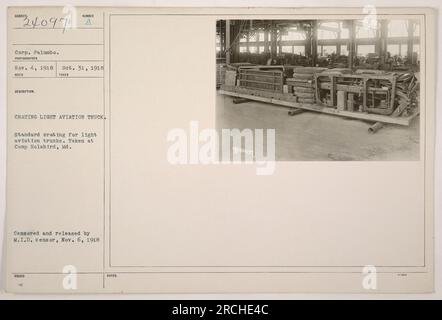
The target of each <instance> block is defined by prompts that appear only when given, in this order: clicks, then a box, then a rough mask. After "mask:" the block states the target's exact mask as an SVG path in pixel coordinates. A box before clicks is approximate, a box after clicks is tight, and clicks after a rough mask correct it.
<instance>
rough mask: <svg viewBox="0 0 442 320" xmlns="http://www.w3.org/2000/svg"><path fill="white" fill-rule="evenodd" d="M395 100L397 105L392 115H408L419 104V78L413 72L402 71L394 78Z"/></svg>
mask: <svg viewBox="0 0 442 320" xmlns="http://www.w3.org/2000/svg"><path fill="white" fill-rule="evenodd" d="M395 101H396V103H397V107H396V109H395V110H394V112H393V114H392V116H394V117H399V116H408V115H410V114H411V113H413V110H414V109H416V108H418V105H419V80H418V78H417V77H416V76H415V75H414V74H413V73H404V74H402V75H400V76H398V77H397V79H396V95H395Z"/></svg>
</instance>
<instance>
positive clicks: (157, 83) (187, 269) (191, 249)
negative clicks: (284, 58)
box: [5, 7, 437, 293]
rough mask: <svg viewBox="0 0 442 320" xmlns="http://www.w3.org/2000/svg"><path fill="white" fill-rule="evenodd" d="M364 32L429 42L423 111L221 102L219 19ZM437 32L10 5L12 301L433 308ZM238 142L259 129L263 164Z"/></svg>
mask: <svg viewBox="0 0 442 320" xmlns="http://www.w3.org/2000/svg"><path fill="white" fill-rule="evenodd" d="M367 17H368V18H370V19H375V20H376V21H378V20H379V21H384V20H385V21H392V20H406V21H413V23H414V25H415V26H416V25H418V26H419V33H418V36H416V39H415V40H416V41H418V47H419V73H418V74H419V85H420V87H419V88H420V91H419V96H418V99H419V109H418V111H419V112H418V113H416V114H413V113H410V115H409V116H408V117H396V118H394V117H389V116H379V115H376V116H373V114H372V113H369V112H365V111H364V110H361V112H359V111H358V110H356V111H349V109H347V110H341V111H340V112H336V110H337V109H335V108H333V111H330V109H327V107H324V106H322V107H321V110H323V109H324V110H325V111H324V112H325V113H324V112H320V110H317V108H318V107H313V105H304V106H303V108H304V109H303V110H304V113H302V114H300V115H294V116H293V118H291V117H290V116H288V115H287V111H288V110H291V109H287V107H290V108H292V109H293V107H294V106H296V105H294V104H293V103H292V102H291V100H290V101H289V102H287V100H284V99H285V98H284V99H279V97H280V96H275V95H273V96H272V97H269V96H268V95H267V96H266V95H265V94H261V93H260V95H258V96H259V99H261V100H260V102H256V101H255V104H253V106H251V105H252V103H250V102H249V103H248V102H245V103H244V104H242V103H238V104H234V103H233V100H234V99H244V98H247V101H254V100H253V99H257V97H258V96H257V95H252V96H251V95H250V92H252V91H247V89H243V85H242V84H241V83H240V82H238V83H237V82H236V81H233V83H228V80H225V81H224V82H222V83H221V86H218V88H217V70H218V69H217V59H216V57H217V55H218V51H220V50H226V51H227V52H228V53H227V54H228V55H229V59H230V56H231V55H232V56H233V55H234V53H233V48H227V49H229V50H227V49H226V48H225V45H224V49H222V48H223V44H222V42H220V40H219V39H218V37H217V23H220V24H221V21H223V22H222V23H224V25H226V21H229V26H232V30H233V28H234V26H235V27H236V26H238V27H241V26H243V28H244V26H245V25H246V24H247V23H249V24H250V22H247V21H250V20H253V21H266V20H272V21H279V24H280V25H283V22H284V21H292V22H293V21H297V22H298V24H300V25H302V24H303V23H306V22H307V21H312V20H315V21H317V22H324V21H364V19H367ZM234 21H243V22H237V23H235V22H234ZM244 21H245V22H244ZM435 21H436V20H435V14H434V12H433V11H432V10H429V9H425V8H414V9H400V8H396V9H387V8H376V10H375V13H374V12H372V11H369V12H367V10H365V9H363V8H352V9H345V8H339V9H337V8H334V9H332V8H321V9H320V8H317V9H310V8H302V9H300V8H298V9H288V8H284V9H269V8H267V9H259V8H255V9H202V8H199V9H192V8H186V9H183V8H168V9H152V8H104V7H103V8H99V7H64V8H61V7H12V8H9V10H8V119H7V121H8V137H7V139H8V154H7V224H6V227H7V229H6V235H5V237H6V239H5V240H6V243H7V254H6V274H5V279H6V285H7V290H8V291H10V292H16V293H30V292H32V293H48V292H66V293H77V292H81V293H90V292H170V293H175V292H177V293H181V292H188V293H200V292H247V293H252V292H367V293H372V292H373V293H378V292H398V293H411V292H432V290H433V196H434V195H433V170H434V160H433V157H434V134H435V132H434V119H435V117H434V115H435V102H434V101H435V100H434V99H435V92H434V83H435V69H434V66H435V64H436V56H437V55H436V48H435V33H436V27H435V26H436V24H435ZM356 29H357V28H356ZM358 30H359V29H358ZM362 32H363V30H362V31H361V34H362ZM254 36H257V37H258V39H257V40H256V42H257V43H258V44H256V45H254V46H255V47H256V50H257V52H256V54H259V52H258V51H259V50H260V45H259V43H260V40H259V37H260V36H259V35H248V37H254ZM289 36H290V34H289V33H287V34H282V33H281V35H280V37H289ZM281 39H282V38H281ZM284 39H285V38H284ZM230 40H232V41H233V40H235V39H230ZM238 41H239V42H238V43H239V45H240V46H241V43H242V42H241V41H242V40H238ZM281 41H286V40H281ZM287 41H291V40H287ZM293 41H298V40H293ZM300 41H305V40H300ZM345 41H346V40H343V42H342V43H345ZM364 41H365V40H364ZM364 41H362V40H361V42H360V43H359V44H360V45H362V46H363V45H371V44H368V42H367V43H365V42H364ZM398 41H399V40H398ZM249 42H253V41H250V38H249ZM338 42H339V41H338ZM339 43H341V42H339ZM269 45H270V44H269ZM327 45H328V43H326V42H323V43H322V44H321V41H320V44H319V46H320V49H319V50H322V52H323V53H324V50H327ZM387 45H388V43H387ZM390 45H395V43H392V44H391V43H390ZM248 46H249V47H250V46H251V45H248ZM291 46H292V47H290V50H292V52H291V53H295V50H297V49H296V48H295V47H296V45H293V44H292V45H291ZM398 46H399V47H397V48H398V49H397V50H401V49H400V45H398ZM255 47H254V48H255ZM287 47H289V46H288V45H287ZM301 47H302V46H301ZM344 47H345V46H344ZM344 47H343V48H342V50H344V49H345V48H344ZM364 48H365V47H361V48H360V50H363V49H364ZM390 48H392V49H391V50H396V49H395V48H396V47H394V48H393V47H390ZM404 48H405V47H404ZM315 49H316V50H318V48H315ZM230 50H232V52H230ZM240 50H242V49H238V54H239V53H240ZM245 50H249V51H248V52H249V54H253V53H254V50H255V49H250V48H248V49H247V48H246V49H245ZM263 50H264V49H263ZM278 50H281V51H280V52H279V53H280V54H281V55H282V54H283V53H284V52H283V50H289V49H286V48H283V45H281V48H280V49H278ZM299 50H303V49H302V48H301V49H299ZM404 50H405V49H404ZM416 50H417V49H416ZM361 52H362V51H361ZM286 53H287V52H286ZM304 53H305V52H304ZM225 62H226V61H223V63H225ZM238 72H239V71H238ZM227 77H228V76H226V79H227ZM244 79H245V78H244ZM247 79H249V80H250V79H251V78H247ZM395 79H396V78H395ZM234 80H235V79H234ZM238 81H239V80H238ZM243 81H244V80H243ZM318 81H319V80H318ZM370 81H376V80H370ZM238 84H239V85H238ZM410 89H411V88H410ZM284 90H285V89H284ZM287 90H288V89H287ZM381 90H384V92H389V93H391V91H389V90H388V89H385V88H381ZM282 91H283V88H282V87H281V95H283V94H284V93H283V92H282ZM259 92H261V91H259ZM232 95H233V96H232ZM293 96H294V95H291V97H290V99H294V98H293ZM373 96H374V95H373ZM323 98H324V99H325V100H324V101H325V103H327V101H328V99H331V98H330V97H328V96H324V97H323ZM269 99H270V100H269ZM272 99H273V100H272ZM320 99H322V98H319V100H320ZM336 99H338V100H339V99H340V98H339V97H336ZM355 99H356V98H355ZM361 99H362V96H361ZM367 99H369V98H367ZM373 99H374V98H373ZM393 99H394V98H393ZM281 101H283V102H281ZM346 101H349V99H346ZM355 101H356V100H355ZM357 101H359V100H357ZM360 101H362V100H360ZM319 102H320V103H322V102H321V101H319ZM381 102H382V101H381ZM296 103H299V101H298V102H296ZM247 105H249V106H247ZM316 105H318V104H315V106H316ZM298 106H301V105H298ZM301 107H302V106H301ZM315 108H316V109H315ZM347 108H348V105H347ZM301 109H302V108H301ZM416 110H417V109H415V111H416ZM338 111H339V110H338ZM336 113H340V114H336ZM346 113H347V114H346ZM340 115H341V116H340ZM296 117H304V118H298V119H301V120H302V119H304V121H305V122H304V124H303V125H302V126H300V125H297V124H296V123H297V121H301V120H297V118H296ZM355 117H356V118H355ZM349 118H350V120H349ZM385 121H386V122H389V121H392V122H396V123H384V122H385ZM375 122H382V123H384V128H382V129H380V131H379V132H377V133H375V134H370V133H369V132H368V131H367V130H368V128H369V127H370V126H371V125H373V123H375ZM258 125H259V126H258ZM235 128H237V129H240V130H243V129H247V128H250V129H252V130H253V135H252V138H251V139H252V140H253V141H252V140H250V141H252V142H253V143H252V144H251V146H252V147H251V148H248V147H247V145H246V146H244V145H241V144H240V146H241V148H240V149H238V150H237V149H235V145H233V147H232V148H230V149H229V148H224V149H223V146H224V144H225V142H226V141H225V140H222V136H223V135H222V133H221V132H222V129H235ZM281 128H283V129H281ZM284 128H286V129H284ZM257 129H262V130H263V137H262V139H261V140H259V136H258V135H256V133H257V132H261V131H257ZM269 129H270V130H275V131H274V134H275V135H274V136H273V138H274V140H272V134H273V133H272V132H273V131H269ZM285 130H286V131H285ZM229 139H230V138H229ZM242 139H243V140H246V141H247V138H246V137H245V136H243V137H242ZM407 139H408V140H407ZM243 140H241V138H240V140H239V141H240V142H241V141H243ZM229 141H230V140H229ZM257 141H260V142H261V143H264V145H265V147H264V149H267V157H264V158H263V159H258V158H257V155H256V152H257V148H258V147H261V144H259V143H258V142H257ZM272 141H273V147H274V149H272ZM286 141H289V142H288V143H289V144H288V145H286ZM231 142H232V143H234V142H233V140H232V141H231ZM244 143H246V142H244ZM292 143H293V144H292ZM354 146H357V147H354ZM249 147H250V146H249ZM225 149H226V150H229V151H230V154H229V157H228V158H227V157H226V158H222V156H224V155H225V154H224V153H223V152H222V151H223V150H224V151H225ZM184 150H185V152H184ZM219 150H221V151H219ZM271 150H273V152H274V153H273V155H274V157H273V158H272V157H271V156H269V154H270V152H271ZM215 151H216V152H215ZM218 151H219V152H220V154H222V155H220V154H217V153H218ZM253 152H255V153H253ZM235 154H236V155H239V158H238V159H237V161H235V159H233V160H232V161H231V158H230V156H232V157H234V155H235ZM270 155H271V154H270ZM218 156H219V157H218ZM248 156H250V157H249V158H248ZM226 159H228V160H226Z"/></svg>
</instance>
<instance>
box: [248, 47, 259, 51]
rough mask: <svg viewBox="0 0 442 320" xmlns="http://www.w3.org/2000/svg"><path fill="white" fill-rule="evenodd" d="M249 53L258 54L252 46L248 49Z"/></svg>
mask: <svg viewBox="0 0 442 320" xmlns="http://www.w3.org/2000/svg"><path fill="white" fill-rule="evenodd" d="M249 52H250V53H258V48H257V47H255V46H253V47H249Z"/></svg>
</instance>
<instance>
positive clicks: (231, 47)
mask: <svg viewBox="0 0 442 320" xmlns="http://www.w3.org/2000/svg"><path fill="white" fill-rule="evenodd" d="M420 33H421V30H420V23H419V20H413V19H399V18H395V19H378V18H377V17H376V16H374V17H369V18H365V19H361V20H218V21H217V22H216V90H217V97H216V99H217V100H216V122H217V128H218V129H219V130H221V129H233V128H236V129H239V130H249V129H251V130H256V129H274V133H275V153H276V154H275V158H276V160H279V161H296V160H298V161H306V160H307V161H308V160H311V161H334V160H335V161H352V160H353V161H415V160H419V154H420V148H419V136H420V134H419V132H420V126H422V124H420V121H419V118H420V117H419V109H420V108H419V105H420V97H419V92H420V90H419V89H420V58H421V47H420V46H421V43H420ZM243 138H244V139H246V138H247V137H246V135H245V134H244V137H243ZM246 151H247V150H242V152H243V153H244V152H246Z"/></svg>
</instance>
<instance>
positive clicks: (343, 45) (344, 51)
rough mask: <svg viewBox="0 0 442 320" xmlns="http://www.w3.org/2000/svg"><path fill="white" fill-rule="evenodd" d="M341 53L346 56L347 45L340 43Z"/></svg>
mask: <svg viewBox="0 0 442 320" xmlns="http://www.w3.org/2000/svg"><path fill="white" fill-rule="evenodd" d="M341 55H343V56H348V46H347V45H346V44H342V45H341Z"/></svg>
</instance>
